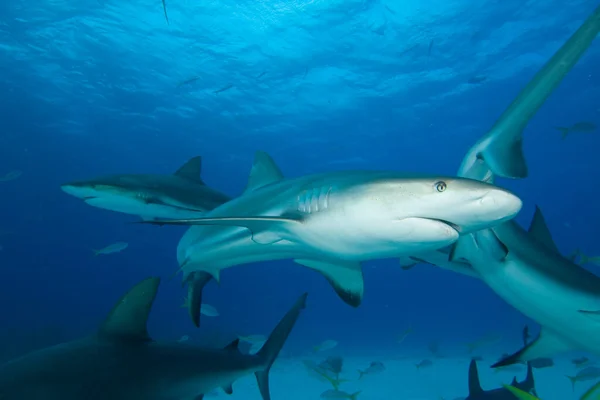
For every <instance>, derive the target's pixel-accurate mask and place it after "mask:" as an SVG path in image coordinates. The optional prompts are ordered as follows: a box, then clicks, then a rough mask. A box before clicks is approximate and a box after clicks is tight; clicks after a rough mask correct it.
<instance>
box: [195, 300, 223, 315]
mask: <svg viewBox="0 0 600 400" xmlns="http://www.w3.org/2000/svg"><path fill="white" fill-rule="evenodd" d="M200 313H201V314H202V315H206V316H207V317H218V316H219V315H220V314H219V312H218V311H217V309H216V308H214V307H213V306H211V305H210V304H206V303H204V304H202V305H200Z"/></svg>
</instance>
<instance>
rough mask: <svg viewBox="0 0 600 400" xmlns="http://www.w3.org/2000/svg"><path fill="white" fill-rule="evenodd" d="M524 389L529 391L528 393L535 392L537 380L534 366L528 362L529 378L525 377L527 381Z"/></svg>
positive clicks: (524, 383)
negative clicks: (534, 377) (534, 374)
mask: <svg viewBox="0 0 600 400" xmlns="http://www.w3.org/2000/svg"><path fill="white" fill-rule="evenodd" d="M523 387H524V388H525V389H526V390H527V391H528V392H530V393H531V392H532V391H534V392H535V379H533V366H532V365H531V362H530V361H528V362H527V376H526V377H525V381H524V382H523Z"/></svg>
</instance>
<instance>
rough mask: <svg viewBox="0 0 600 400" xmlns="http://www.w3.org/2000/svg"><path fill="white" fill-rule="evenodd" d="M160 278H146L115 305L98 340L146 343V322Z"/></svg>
mask: <svg viewBox="0 0 600 400" xmlns="http://www.w3.org/2000/svg"><path fill="white" fill-rule="evenodd" d="M159 284H160V278H154V277H151V278H147V279H144V280H143V281H141V282H140V283H138V284H137V285H135V286H134V287H133V288H132V289H130V290H129V291H128V292H127V293H125V295H123V297H121V299H120V300H119V301H118V302H117V304H115V306H114V307H113V309H112V311H111V312H110V313H109V314H108V317H106V320H105V321H104V323H103V324H102V326H100V329H99V330H98V338H99V339H102V340H110V341H122V342H148V341H151V340H152V339H150V336H148V330H147V328H146V322H147V321H148V315H149V314H150V310H151V309H152V304H153V303H154V299H155V298H156V293H157V291H158V286H159Z"/></svg>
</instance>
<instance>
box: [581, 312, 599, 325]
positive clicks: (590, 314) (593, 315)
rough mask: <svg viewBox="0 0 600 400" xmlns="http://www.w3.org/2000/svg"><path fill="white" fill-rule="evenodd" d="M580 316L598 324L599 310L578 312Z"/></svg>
mask: <svg viewBox="0 0 600 400" xmlns="http://www.w3.org/2000/svg"><path fill="white" fill-rule="evenodd" d="M578 311H579V312H580V313H581V314H583V315H585V316H586V317H588V318H591V319H593V320H594V321H596V322H599V323H600V310H594V311H592V310H578Z"/></svg>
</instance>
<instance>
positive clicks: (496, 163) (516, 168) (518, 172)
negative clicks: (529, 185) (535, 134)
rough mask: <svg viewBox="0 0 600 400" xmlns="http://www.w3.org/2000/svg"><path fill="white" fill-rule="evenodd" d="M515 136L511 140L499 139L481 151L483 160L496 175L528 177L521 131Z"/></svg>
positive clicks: (515, 177) (516, 177)
mask: <svg viewBox="0 0 600 400" xmlns="http://www.w3.org/2000/svg"><path fill="white" fill-rule="evenodd" d="M492 129H494V128H492ZM514 129H519V128H514ZM515 137H516V140H511V141H510V142H506V141H502V140H500V139H498V140H496V141H495V142H493V143H490V144H489V145H488V146H487V147H486V148H485V150H483V152H482V153H481V157H482V158H483V160H484V161H485V162H486V164H487V165H488V166H489V167H490V169H491V170H492V171H494V173H495V174H496V175H500V176H502V177H505V178H514V179H518V178H526V177H527V161H525V156H524V155H523V139H522V136H521V133H519V134H518V135H515Z"/></svg>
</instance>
